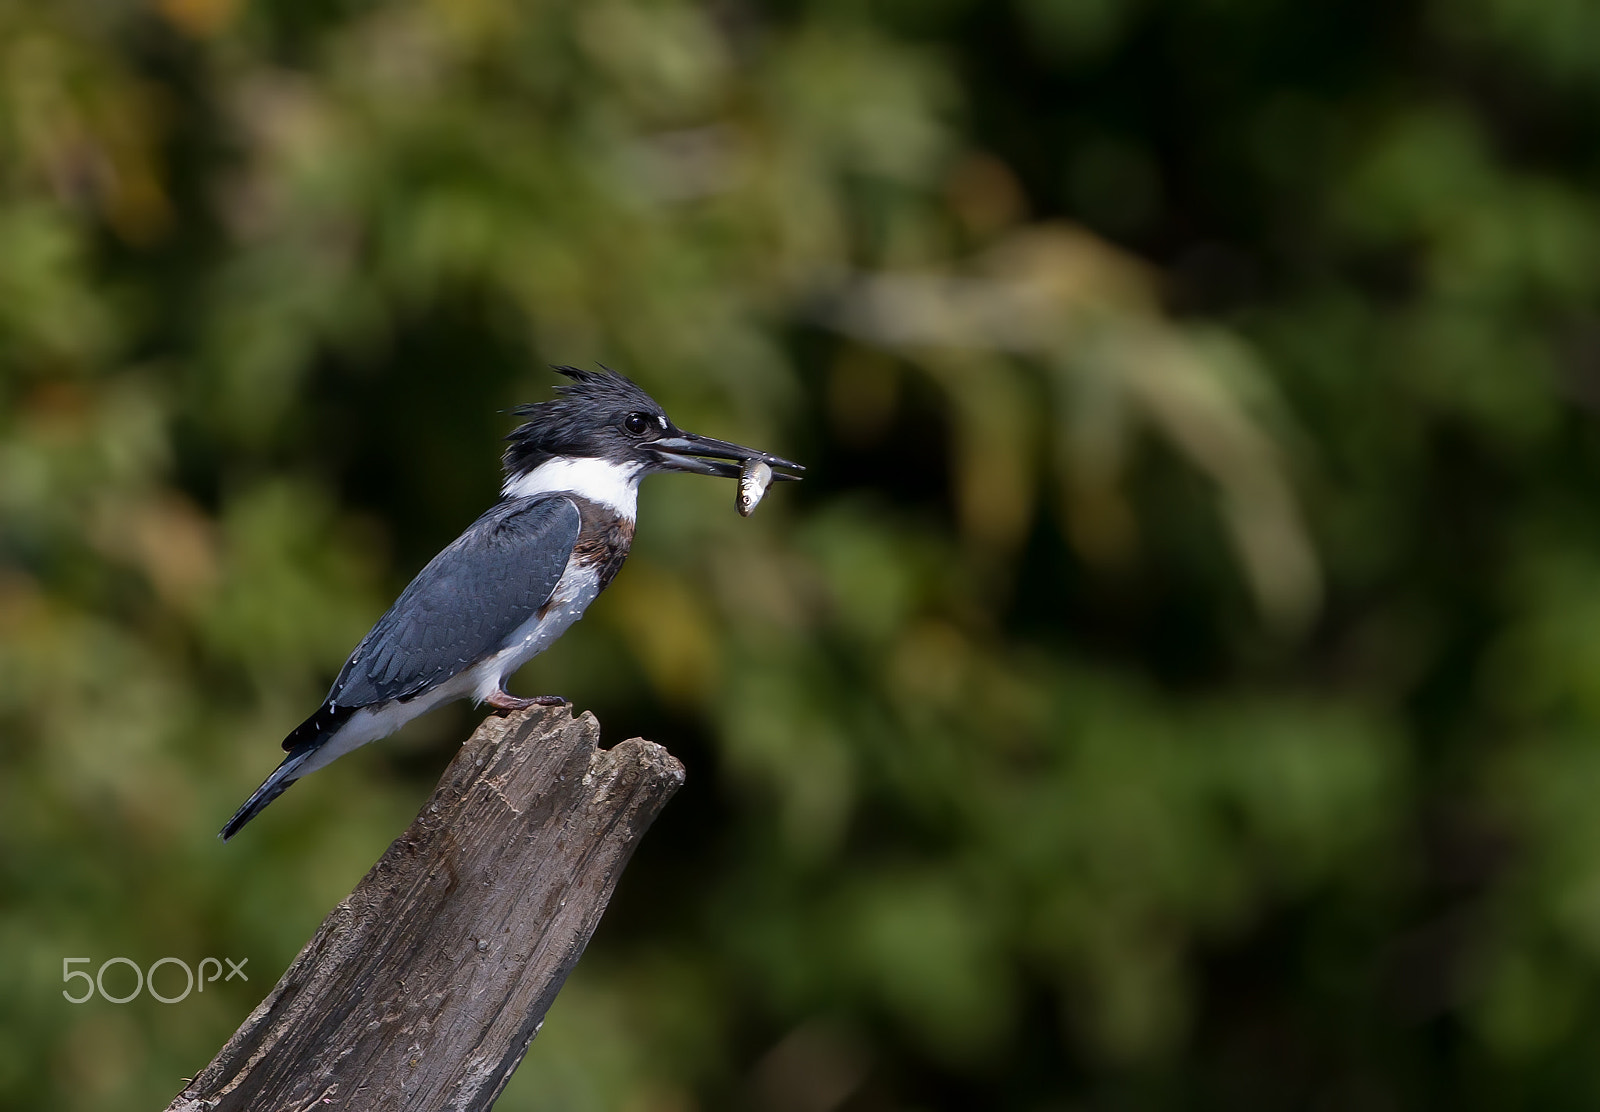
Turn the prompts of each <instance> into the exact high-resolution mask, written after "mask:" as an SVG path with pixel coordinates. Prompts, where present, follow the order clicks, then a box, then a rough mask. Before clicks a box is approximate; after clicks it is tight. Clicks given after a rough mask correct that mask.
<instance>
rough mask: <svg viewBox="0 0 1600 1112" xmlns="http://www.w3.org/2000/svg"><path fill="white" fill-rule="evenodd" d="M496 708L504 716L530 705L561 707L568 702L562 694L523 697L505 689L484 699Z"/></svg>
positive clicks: (496, 711) (497, 712) (525, 708)
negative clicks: (509, 692) (510, 693)
mask: <svg viewBox="0 0 1600 1112" xmlns="http://www.w3.org/2000/svg"><path fill="white" fill-rule="evenodd" d="M484 702H485V703H488V704H489V705H490V706H491V707H493V708H494V710H495V713H496V714H498V715H500V716H501V717H502V718H504V717H505V716H506V715H508V714H510V713H511V712H512V711H514V710H527V709H528V708H529V707H559V706H561V705H563V704H564V703H566V699H564V698H562V697H561V696H560V695H534V696H531V697H529V698H523V697H522V696H520V695H509V694H507V693H506V692H504V691H496V692H495V693H494V694H492V695H490V696H489V697H488V698H487V699H485V700H484Z"/></svg>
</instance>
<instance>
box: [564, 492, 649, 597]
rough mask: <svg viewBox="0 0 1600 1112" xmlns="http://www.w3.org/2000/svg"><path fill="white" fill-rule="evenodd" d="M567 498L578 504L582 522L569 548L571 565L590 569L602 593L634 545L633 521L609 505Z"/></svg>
mask: <svg viewBox="0 0 1600 1112" xmlns="http://www.w3.org/2000/svg"><path fill="white" fill-rule="evenodd" d="M568 497H571V498H572V501H573V502H574V503H575V504H576V505H577V507H578V512H579V514H580V515H581V521H582V525H581V526H580V527H579V529H578V540H577V543H576V544H574V545H573V546H572V562H573V564H575V565H577V566H578V567H581V568H585V569H593V571H594V572H595V574H596V576H598V579H599V589H600V590H602V591H603V590H605V588H606V584H608V583H610V582H611V580H612V577H614V576H615V575H616V574H617V572H618V570H619V569H621V567H622V561H623V560H625V559H627V557H628V549H629V548H630V547H632V545H633V520H632V519H631V518H626V517H623V516H622V515H620V514H618V513H617V512H616V511H615V510H613V509H612V508H611V507H610V506H603V505H601V504H600V503H598V502H591V501H589V499H587V498H577V497H572V496H571V495H568Z"/></svg>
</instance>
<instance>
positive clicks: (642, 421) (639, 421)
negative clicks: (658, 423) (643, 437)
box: [622, 413, 650, 436]
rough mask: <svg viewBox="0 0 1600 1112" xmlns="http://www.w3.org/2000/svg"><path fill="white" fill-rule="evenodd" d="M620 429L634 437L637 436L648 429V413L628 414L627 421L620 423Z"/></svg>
mask: <svg viewBox="0 0 1600 1112" xmlns="http://www.w3.org/2000/svg"><path fill="white" fill-rule="evenodd" d="M622 427H623V428H625V429H627V430H628V431H629V432H631V433H633V435H634V436H639V435H640V434H641V433H643V432H644V431H645V430H646V429H648V428H649V427H650V415H649V414H648V413H630V414H628V419H627V420H625V421H623V422H622Z"/></svg>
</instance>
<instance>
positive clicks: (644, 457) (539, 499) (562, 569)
mask: <svg viewBox="0 0 1600 1112" xmlns="http://www.w3.org/2000/svg"><path fill="white" fill-rule="evenodd" d="M553 369H554V370H556V371H558V372H559V373H561V374H563V375H565V376H566V377H567V378H568V379H569V380H570V381H568V382H566V383H563V384H561V385H558V386H557V387H556V389H555V395H556V396H555V398H554V399H552V400H550V401H543V402H533V403H530V404H527V405H521V406H517V407H516V408H514V409H512V410H511V413H512V414H514V415H516V416H518V417H523V418H526V421H525V423H523V424H521V425H519V426H518V427H517V428H516V429H515V430H513V431H512V432H511V433H510V435H508V436H507V437H506V440H507V441H508V442H509V444H508V447H507V448H506V450H505V453H504V456H503V459H502V463H503V466H504V471H505V479H504V482H503V484H502V486H501V490H500V498H499V501H497V502H495V504H494V505H492V506H490V507H489V509H488V510H486V511H484V513H483V514H482V516H480V517H479V518H478V519H477V520H476V521H474V522H473V523H472V524H471V525H470V526H468V528H467V530H466V531H465V532H464V533H462V534H461V535H460V536H459V537H457V538H456V539H455V540H454V541H452V542H451V543H450V544H449V545H448V546H447V547H446V548H445V549H444V550H443V551H441V552H440V553H439V554H438V555H437V556H435V557H434V558H433V559H432V560H430V561H429V562H428V564H427V566H426V567H424V568H423V569H422V570H421V571H420V572H418V573H417V576H416V578H415V579H413V580H412V581H411V583H410V584H409V585H408V586H407V587H406V589H405V590H404V591H402V592H401V593H400V597H399V598H398V599H396V600H395V603H394V605H393V606H391V607H390V608H389V609H388V611H387V612H385V613H384V615H383V616H382V617H381V618H379V619H378V621H377V623H376V624H374V625H373V627H372V629H371V630H370V631H369V632H368V633H367V635H366V636H365V637H363V638H362V639H361V643H360V644H358V645H357V646H356V648H355V651H353V652H352V653H351V654H350V658H349V659H348V660H346V661H345V663H344V667H343V668H341V669H340V670H339V675H338V678H337V679H335V680H334V681H333V686H332V687H331V688H330V689H329V691H328V697H327V698H326V699H325V700H323V703H322V705H321V706H320V707H318V708H317V709H316V711H315V712H313V713H312V714H311V716H310V717H309V718H307V719H306V720H305V721H304V722H302V723H301V724H300V725H299V726H296V727H295V728H294V729H293V730H292V731H290V733H289V736H288V737H286V738H284V740H283V748H284V749H285V750H286V751H287V753H288V755H287V756H286V757H285V758H284V759H283V763H282V764H280V765H278V767H277V768H276V769H275V770H274V771H273V772H272V774H271V775H270V776H268V777H267V778H266V780H264V781H263V782H262V784H261V786H260V787H259V788H257V789H256V790H255V792H254V793H253V794H252V795H251V796H250V798H249V799H247V800H246V801H245V802H244V805H243V806H241V807H240V808H239V810H238V811H237V812H235V814H234V816H233V817H232V818H231V819H229V820H228V822H227V825H225V826H224V827H223V828H222V831H221V833H220V835H219V837H221V839H222V840H223V841H224V842H226V841H227V840H228V839H230V838H232V837H233V836H234V835H235V834H237V833H238V832H239V830H240V829H241V828H242V827H243V826H244V825H245V824H246V823H247V822H249V821H250V820H251V819H253V818H255V817H256V815H258V814H260V813H261V811H262V810H263V809H264V808H265V807H266V806H267V805H268V804H269V803H271V802H272V801H273V800H275V799H277V798H278V796H280V795H282V794H283V792H284V791H285V790H286V789H287V788H288V787H289V785H291V784H293V783H294V782H295V781H296V780H299V779H300V778H301V777H303V776H306V775H308V774H309V773H312V772H315V771H317V770H318V769H320V768H324V767H326V766H327V765H328V764H330V763H332V762H333V761H334V760H336V759H338V758H339V757H342V756H343V755H344V754H346V753H348V752H350V751H351V750H353V749H356V748H358V747H359V746H362V745H365V744H367V743H368V742H371V741H377V740H378V739H380V738H384V737H388V736H389V735H390V734H392V733H394V732H395V731H396V730H398V729H400V727H402V726H404V725H405V724H406V723H407V722H409V721H411V720H412V719H413V718H416V717H417V716H418V715H421V714H423V713H425V712H427V711H429V710H432V709H433V708H435V707H437V706H439V705H441V704H443V703H447V702H451V701H453V700H456V699H464V698H470V699H473V700H474V701H475V702H477V703H486V704H488V705H489V706H490V707H492V708H494V710H495V711H496V712H497V713H501V714H509V713H510V712H512V711H515V710H524V709H527V708H528V707H532V706H556V705H561V704H562V703H564V702H565V700H564V699H562V698H561V697H560V696H554V695H537V696H532V697H519V696H516V695H512V694H509V693H508V692H507V691H506V687H505V685H506V680H507V679H508V678H510V676H511V675H512V673H514V672H515V671H516V670H517V669H518V668H520V667H521V666H522V665H523V664H525V663H527V662H528V661H529V660H531V659H532V658H533V657H535V656H537V655H538V654H539V653H541V652H543V651H544V650H545V649H547V648H549V647H550V645H551V644H552V643H553V642H554V641H555V640H556V638H558V637H560V636H561V635H562V634H563V633H565V632H566V630H567V629H568V627H570V626H571V625H572V623H574V622H576V621H577V620H578V619H579V618H581V617H582V616H583V612H584V611H585V610H586V609H587V608H588V606H589V604H590V603H592V602H594V600H595V598H596V597H597V596H598V595H599V594H600V592H601V591H603V590H605V588H606V586H607V584H609V583H610V582H611V580H612V578H613V577H614V576H615V575H616V574H617V571H618V570H619V569H620V568H621V567H622V562H623V560H624V559H626V557H627V555H628V549H629V547H630V546H631V545H632V543H633V535H634V521H635V518H636V516H637V509H638V494H639V483H640V481H641V480H642V479H644V477H645V476H647V475H651V474H654V473H656V472H664V471H684V472H690V473H692V474H698V475H712V476H720V477H724V478H738V477H740V476H741V475H743V474H746V473H748V472H750V471H754V470H756V469H757V468H759V465H762V464H765V465H766V466H767V467H770V468H773V469H774V470H773V472H772V477H773V478H774V479H790V480H793V479H798V478H799V477H800V476H799V475H797V474H795V473H794V472H797V471H803V470H805V468H804V467H802V466H801V465H800V464H798V463H795V462H793V461H792V460H787V459H784V458H783V457H781V456H775V455H773V454H771V453H770V452H762V451H758V450H756V449H754V448H745V447H742V446H741V445H738V444H730V443H728V442H727V441H725V440H713V439H711V438H709V437H704V436H697V435H695V434H693V433H688V432H684V431H683V430H682V429H680V428H679V427H678V426H677V425H675V424H674V423H673V422H672V420H671V419H670V418H669V417H668V416H667V414H666V411H665V410H663V409H662V408H661V406H660V405H658V404H657V403H656V401H655V400H654V399H653V398H651V397H650V395H649V394H646V393H645V392H644V391H643V390H642V389H640V388H639V387H638V386H637V385H636V384H635V383H633V382H632V381H631V380H630V379H628V378H627V377H625V376H624V375H622V374H619V373H618V372H616V371H614V370H611V369H610V368H608V367H606V366H604V365H603V364H602V365H601V367H600V370H598V371H589V370H581V369H579V368H577V367H569V366H558V367H554V368H553ZM778 469H782V470H778ZM741 497H742V495H741ZM741 505H742V503H741ZM741 512H743V510H742V509H741Z"/></svg>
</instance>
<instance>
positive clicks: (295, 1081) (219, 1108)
mask: <svg viewBox="0 0 1600 1112" xmlns="http://www.w3.org/2000/svg"><path fill="white" fill-rule="evenodd" d="M599 740H600V726H599V723H598V722H596V721H595V719H594V716H593V715H590V714H584V715H583V716H582V717H580V718H576V719H575V718H573V717H572V716H571V709H570V708H569V707H556V708H544V707H536V708H533V709H530V710H527V711H521V712H516V713H513V714H511V715H509V716H508V717H505V718H495V717H491V718H488V719H486V720H485V721H484V723H483V724H482V725H481V726H479V727H478V729H477V731H476V732H475V733H474V734H473V735H472V737H471V738H470V739H469V740H468V741H467V743H466V745H464V746H462V748H461V752H460V753H458V754H457V755H456V758H455V760H453V761H451V762H450V767H449V768H448V769H447V770H446V771H445V774H444V778H443V779H442V780H440V782H439V786H438V787H437V788H436V789H435V790H434V793H433V797H432V798H431V799H429V801H428V803H427V805H426V806H425V807H423V809H422V812H421V813H420V814H419V815H418V816H417V818H416V821H414V822H413V823H412V824H411V826H410V827H409V828H408V829H407V830H406V832H405V833H404V834H402V835H401V836H400V837H399V838H397V839H396V840H395V842H394V844H392V845H391V846H390V847H389V849H388V851H387V852H385V853H384V855H383V857H382V858H380V859H379V861H378V863H377V864H376V865H374V866H373V867H372V870H371V871H370V872H369V873H367V875H366V877H365V878H364V879H363V880H362V881H361V883H360V884H359V885H357V886H356V889H355V891H354V892H352V893H350V896H349V897H348V898H347V899H345V900H344V901H343V902H342V903H340V904H339V906H338V907H336V908H334V909H333V912H332V913H331V914H330V915H329V916H328V917H327V919H325V920H324V921H323V923H322V926H321V927H320V928H319V929H318V930H317V933H316V935H315V936H314V937H313V938H312V939H311V941H310V942H308V943H306V946H305V949H303V950H301V951H300V955H299V956H298V957H296V958H295V960H294V963H293V964H292V965H290V966H289V969H288V971H287V972H286V973H284V975H283V978H282V980H280V981H279V982H278V984H277V987H276V988H274V989H273V990H272V992H271V994H270V995H268V996H267V998H266V999H265V1000H263V1001H262V1002H261V1005H260V1006H259V1007H257V1008H256V1010H255V1011H254V1012H252V1013H251V1014H250V1017H249V1018H248V1019H246V1020H245V1022H244V1025H243V1026H241V1027H240V1028H239V1030H238V1031H237V1032H235V1033H234V1036H233V1037H232V1038H231V1039H229V1040H228V1042H227V1045H225V1046H224V1047H223V1048H222V1050H221V1051H220V1052H219V1053H218V1054H217V1056H216V1058H215V1059H214V1060H213V1061H212V1063H211V1064H210V1065H209V1066H207V1067H206V1068H205V1069H204V1070H203V1071H201V1073H200V1075H199V1076H198V1077H196V1078H195V1079H194V1081H193V1082H191V1083H190V1084H189V1086H188V1087H187V1088H185V1089H184V1090H183V1092H181V1093H180V1094H178V1097H177V1099H175V1100H174V1101H173V1102H172V1104H171V1105H169V1106H168V1112H202V1110H204V1112H233V1110H236V1109H237V1110H241V1112H242V1110H245V1109H252V1110H255V1109H272V1110H279V1109H286V1110H287V1109H294V1110H302V1109H313V1108H316V1107H319V1106H331V1107H337V1108H341V1109H369V1108H370V1109H385V1110H388V1109H417V1110H424V1109H426V1110H428V1112H433V1110H436V1109H463V1110H464V1109H486V1108H489V1107H490V1106H491V1105H492V1104H493V1103H494V1101H495V1098H496V1097H498V1096H499V1095H500V1091H501V1090H502V1089H503V1088H504V1087H505V1084H506V1081H507V1080H508V1079H509V1078H510V1077H511V1071H512V1070H514V1069H516V1067H517V1063H518V1062H520V1061H521V1060H522V1056H523V1054H524V1053H526V1052H527V1049H528V1044H529V1043H530V1042H532V1041H533V1037H534V1035H536V1034H537V1033H538V1031H539V1027H540V1024H542V1023H543V1021H544V1015H545V1012H546V1010H548V1009H549V1007H550V1004H551V1003H552V1002H553V1001H554V1000H555V998H556V993H557V992H559V991H560V990H561V986H562V983H563V982H565V981H566V979H567V974H568V973H570V972H572V967H573V966H574V965H576V964H577V961H578V958H579V956H580V955H581V954H582V953H583V948H584V946H585V945H586V944H587V943H588V941H589V936H590V935H591V934H593V933H594V929H595V926H596V925H597V924H598V923H599V921H600V915H601V913H602V912H603V911H604V910H605V907H606V903H607V901H609V900H610V898H611V893H612V890H613V889H614V888H615V887H616V883H617V878H618V877H619V876H620V875H621V873H622V869H623V867H624V866H625V865H626V864H627V863H628V858H629V857H630V856H632V854H633V851H634V847H636V846H637V845H638V844H639V839H640V838H641V837H642V836H643V835H644V832H645V830H646V829H647V828H648V827H649V826H650V823H651V822H652V821H653V820H654V819H655V817H656V815H657V814H659V813H660V811H661V808H662V807H663V806H664V805H665V804H666V802H667V800H668V799H670V798H671V797H672V794H673V792H675V791H677V789H678V787H679V785H681V784H682V783H683V766H682V765H681V764H679V763H678V762H677V760H675V759H674V758H673V757H672V755H671V754H670V753H668V752H667V751H666V750H665V749H663V748H661V747H660V746H659V745H655V744H653V743H651V742H648V741H644V740H641V739H638V738H635V739H633V740H632V741H624V742H622V743H621V744H619V745H616V746H615V747H613V748H611V749H600V748H598V742H599Z"/></svg>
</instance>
